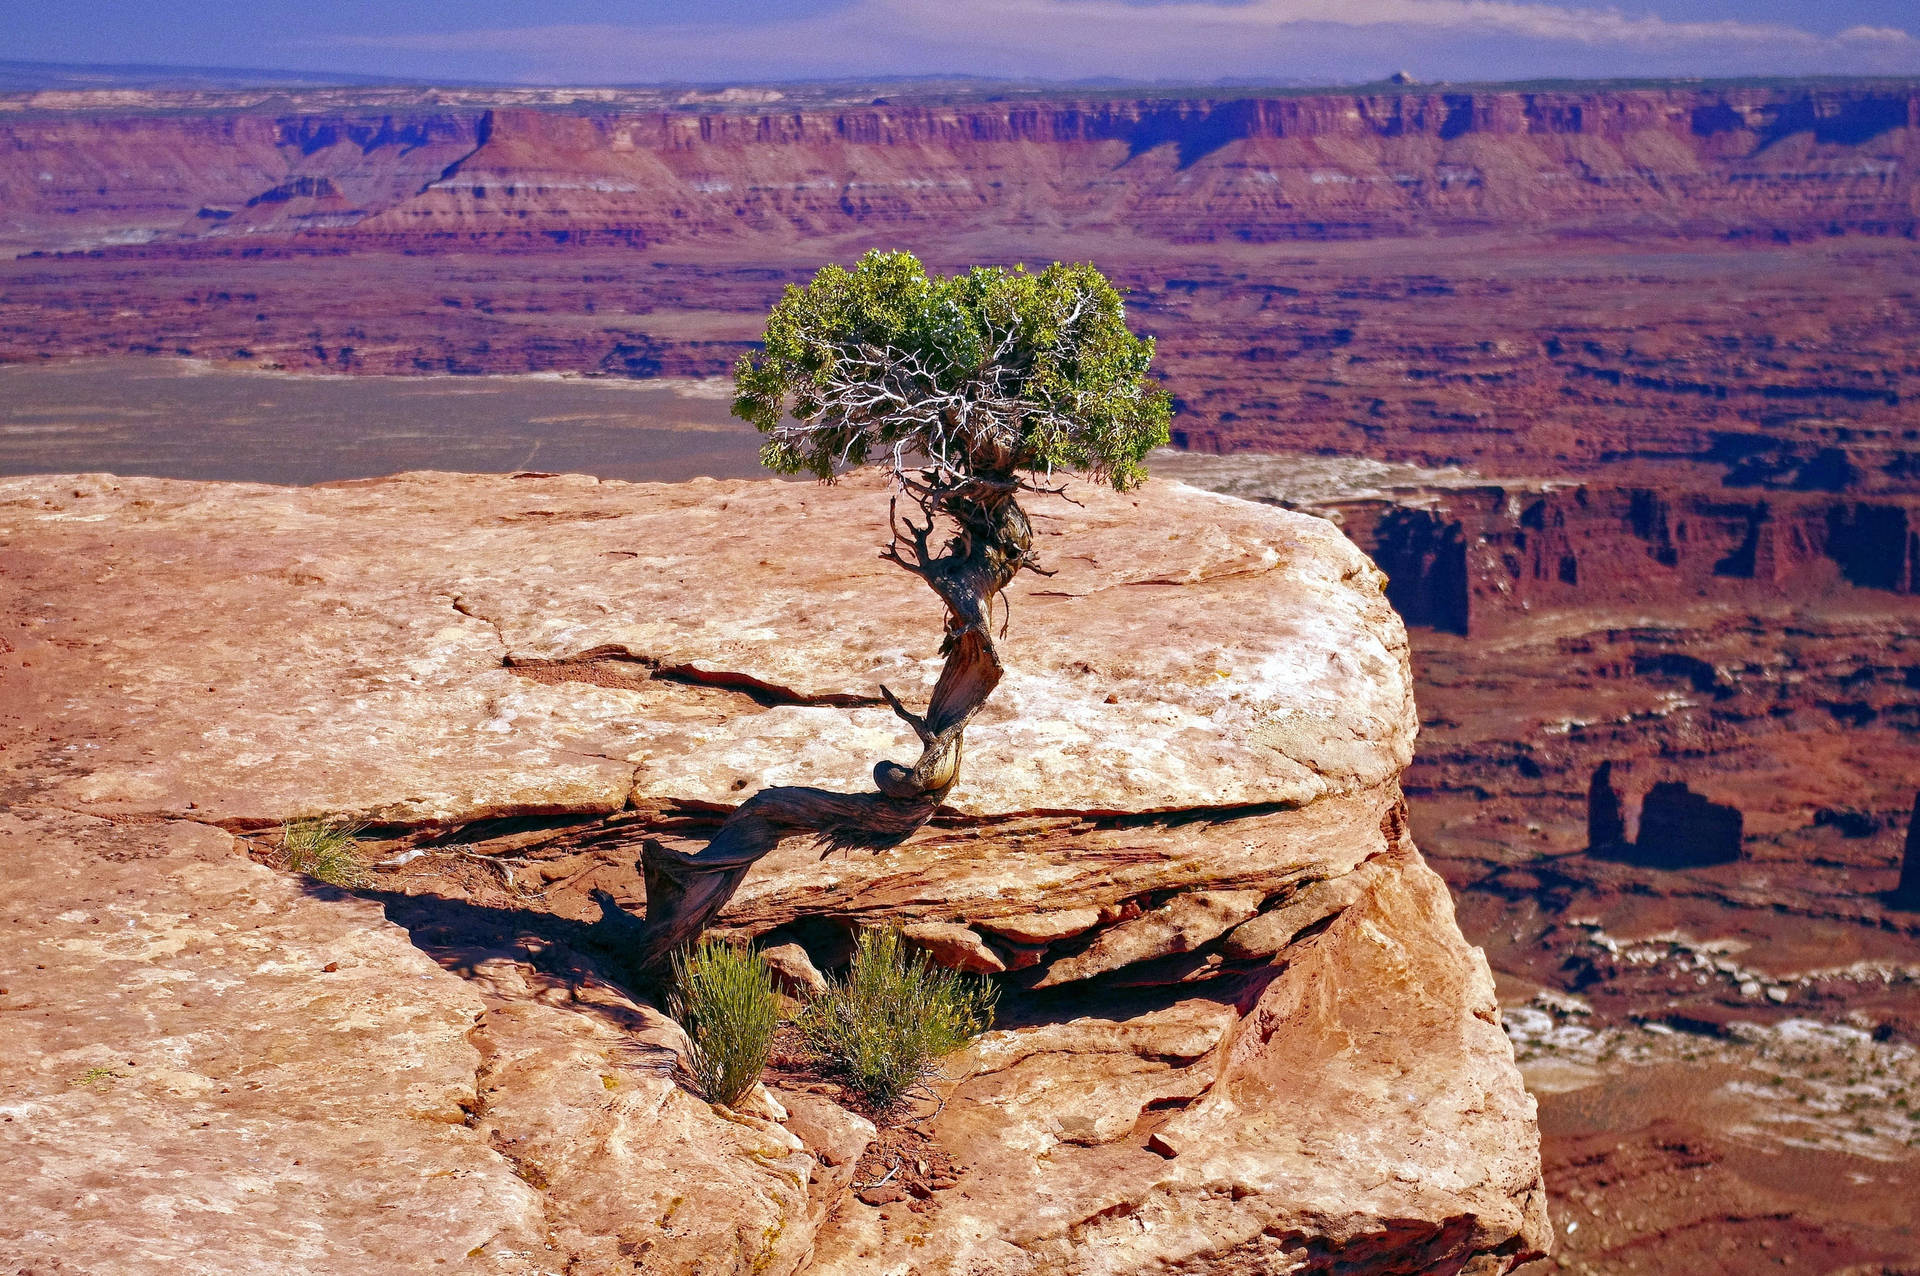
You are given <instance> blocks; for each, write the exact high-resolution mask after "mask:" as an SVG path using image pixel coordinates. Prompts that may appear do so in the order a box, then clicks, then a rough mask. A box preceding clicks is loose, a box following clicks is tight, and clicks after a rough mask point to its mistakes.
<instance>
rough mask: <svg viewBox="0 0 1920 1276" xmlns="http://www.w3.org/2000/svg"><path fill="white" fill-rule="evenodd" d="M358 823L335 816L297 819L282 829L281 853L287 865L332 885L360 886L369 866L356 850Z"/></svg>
mask: <svg viewBox="0 0 1920 1276" xmlns="http://www.w3.org/2000/svg"><path fill="white" fill-rule="evenodd" d="M359 831H360V825H358V824H339V823H335V822H333V821H331V820H295V821H294V822H293V823H291V824H289V825H287V827H286V828H285V829H283V830H282V831H281V833H280V853H281V855H282V856H284V857H285V858H286V861H287V867H288V868H290V869H292V870H293V871H294V872H296V873H305V874H306V875H307V876H308V877H311V878H313V879H314V880H316V881H321V882H325V883H327V885H329V886H358V885H360V884H361V883H362V882H364V881H366V880H367V870H366V869H365V867H363V866H362V865H361V863H360V858H359V856H358V855H357V854H356V853H355V848H356V843H355V842H354V835H355V834H356V833H358V832H359Z"/></svg>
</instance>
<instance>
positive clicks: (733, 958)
mask: <svg viewBox="0 0 1920 1276" xmlns="http://www.w3.org/2000/svg"><path fill="white" fill-rule="evenodd" d="M668 1008H669V1010H670V1011H671V1012H672V1014H673V1017H674V1018H675V1019H678V1020H679V1021H680V1026H681V1027H683V1028H685V1029H686V1030H687V1037H688V1038H689V1039H690V1040H691V1041H692V1043H693V1053H692V1054H691V1055H690V1056H689V1057H688V1059H687V1066H688V1067H689V1068H690V1069H691V1070H692V1072H693V1077H694V1082H695V1084H696V1085H697V1086H698V1088H699V1091H700V1097H701V1098H703V1099H705V1100H707V1101H708V1102H709V1103H724V1104H727V1105H728V1106H732V1105H733V1104H735V1103H738V1102H739V1101H740V1097H741V1096H742V1095H744V1094H745V1093H746V1092H747V1091H748V1090H751V1089H752V1088H753V1084H754V1082H756V1081H758V1080H759V1079H760V1071H761V1069H762V1068H765V1067H766V1066H767V1055H768V1054H769V1053H770V1052H771V1051H772V1050H773V1030H774V1029H775V1028H776V1027H777V1026H778V1025H779V1022H780V999H779V998H778V997H777V996H776V995H775V994H774V991H773V972H772V971H771V970H768V969H767V963H766V961H765V959H763V958H762V957H761V956H760V954H759V953H756V952H751V951H747V950H744V949H739V948H735V947H733V946H732V945H731V944H722V943H718V942H715V941H714V940H710V939H708V940H702V941H701V942H700V943H699V944H697V945H695V946H694V947H693V948H692V949H690V950H688V951H685V952H680V953H675V954H674V957H673V993H672V995H671V997H670V998H669V1000H668Z"/></svg>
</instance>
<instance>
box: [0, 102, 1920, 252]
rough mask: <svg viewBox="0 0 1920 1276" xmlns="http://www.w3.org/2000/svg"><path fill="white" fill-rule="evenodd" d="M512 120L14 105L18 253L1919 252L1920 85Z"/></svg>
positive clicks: (506, 112) (901, 105)
mask: <svg viewBox="0 0 1920 1276" xmlns="http://www.w3.org/2000/svg"><path fill="white" fill-rule="evenodd" d="M514 96H515V95H514V94H512V93H511V92H510V91H509V92H505V93H502V94H501V95H500V98H501V100H500V102H499V104H498V105H497V107H489V106H485V105H480V104H476V105H470V106H463V107H452V108H449V107H446V106H443V105H440V104H439V103H437V102H435V101H433V100H431V98H429V97H428V96H427V95H421V98H420V100H418V101H415V102H412V103H406V102H400V103H395V102H393V101H391V100H389V101H386V102H384V103H382V104H380V105H372V104H371V103H369V105H367V106H366V107H363V108H362V109H359V110H355V109H353V107H352V106H351V105H350V104H346V103H340V102H336V103H334V104H331V105H328V106H320V105H318V104H316V105H315V106H314V107H312V108H309V109H307V110H300V109H299V108H298V107H297V106H293V104H291V103H285V102H282V103H280V104H279V105H280V106H281V107H282V108H283V109H281V110H272V109H269V110H234V109H232V108H231V107H226V108H223V107H221V106H217V105H212V104H209V103H206V102H205V101H204V100H203V99H196V98H193V97H190V96H185V95H183V96H181V97H179V98H177V99H175V100H174V101H172V102H168V101H167V100H166V98H165V95H163V94H160V95H154V98H153V101H152V102H142V103H140V104H139V105H138V106H136V107H134V108H132V109H129V108H128V105H127V104H126V103H125V101H124V100H123V99H116V98H115V97H113V96H111V95H102V96H100V97H99V98H97V99H94V100H93V101H91V102H89V101H88V100H87V99H86V97H85V96H84V95H68V96H66V97H65V98H63V99H62V101H61V104H62V106H64V107H65V108H66V109H51V110H50V109H47V106H48V105H50V104H47V103H39V104H36V103H35V102H33V101H32V100H31V99H15V100H13V101H11V102H8V101H0V108H4V107H8V106H11V107H14V108H16V109H14V110H10V111H5V110H0V141H4V143H5V144H4V146H0V157H4V158H0V195H3V196H4V197H5V206H6V207H7V208H8V209H9V210H10V213H11V215H10V217H9V218H8V222H9V223H10V224H7V225H4V226H0V235H4V236H5V240H0V242H6V241H11V242H14V243H20V244H23V245H28V246H33V247H60V248H73V247H97V246H101V245H113V244H128V243H140V242H144V241H147V240H152V239H180V238H187V239H214V240H218V239H221V238H225V237H237V236H242V235H247V236H252V235H258V234H261V233H263V232H265V233H286V232H292V233H307V234H321V235H338V234H348V235H351V236H354V237H356V238H366V237H423V236H424V237H431V238H438V239H444V240H449V241H454V240H463V239H471V238H472V237H475V236H480V237H506V238H509V239H514V240H523V241H528V242H537V241H539V240H543V239H556V238H557V239H560V240H562V241H567V242H575V243H578V242H582V241H586V242H593V241H600V242H620V243H631V244H636V245H652V244H657V243H661V242H684V241H687V240H691V239H699V238H708V239H710V238H715V237H718V238H723V239H724V238H728V237H734V236H747V237H756V238H757V237H764V236H774V237H791V236H796V235H799V236H817V235H821V234H829V233H834V232H843V231H846V230H849V229H854V228H867V229H870V228H873V227H876V226H886V227H892V228H915V227H927V226H937V227H942V228H944V229H946V230H948V231H952V230H954V229H956V228H969V229H970V228H971V227H972V226H973V225H975V224H976V223H977V222H979V221H980V220H986V221H990V222H994V223H998V224H1003V225H1008V226H1016V227H1021V228H1024V229H1044V228H1057V227H1062V226H1064V227H1069V228H1071V229H1074V230H1077V231H1083V232H1084V231H1088V230H1113V229H1121V228H1124V229H1127V230H1130V231H1132V232H1135V233H1140V234H1144V235H1146V236H1148V237H1151V238H1154V239H1159V240H1164V241H1171V242H1176V243H1192V242H1196V241H1203V242H1204V241H1210V240H1216V239H1220V240H1233V239H1238V240H1252V241H1256V242H1258V241H1271V240H1288V239H1303V238H1305V239H1317V238H1347V237H1358V236H1373V235H1382V234H1405V233H1408V232H1410V231H1419V230H1425V229H1439V230H1447V231H1460V230H1472V229H1485V228H1511V227H1515V226H1521V225H1524V226H1526V227H1528V228H1529V229H1533V228H1537V227H1541V226H1555V227H1557V226H1577V225H1592V224H1594V223H1596V222H1602V221H1604V222H1607V223H1611V224H1613V225H1616V226H1617V225H1632V226H1635V227H1639V228H1642V229H1646V230H1656V231H1673V230H1680V231H1683V232H1691V233H1708V234H1713V233H1720V232H1724V231H1728V230H1738V231H1739V232H1740V233H1743V234H1753V233H1756V232H1763V231H1773V230H1780V231H1784V232H1794V231H1798V232H1801V233H1805V232H1808V231H1826V230H1829V229H1856V230H1857V229H1864V230H1871V231H1881V232H1885V231H1894V232H1896V233H1899V232H1907V233H1910V232H1911V231H1912V229H1913V227H1914V225H1915V218H1916V205H1915V202H1914V200H1915V188H1914V184H1913V176H1912V173H1913V169H1912V162H1913V150H1912V148H1913V138H1914V137H1915V135H1916V131H1917V130H1920V96H1917V95H1916V93H1915V90H1914V88H1913V86H1912V85H1911V84H1910V83H1878V84H1871V83H1861V84H1855V85H1819V86H1803V87H1793V86H1786V87H1779V88H1748V89H1729V88H1702V87H1692V86H1689V87H1674V88H1670V89H1642V90H1618V89H1589V90H1579V89H1574V90H1567V91H1557V92H1529V91H1522V90H1504V89H1499V88H1483V89H1477V90H1473V91H1467V92H1455V93H1446V92H1430V91H1425V90H1422V91H1415V92H1406V93H1385V94H1366V93H1361V94H1353V93H1329V94H1320V95H1301V96H1295V97H1285V98H1261V97H1237V98H1236V97H1225V98H1221V97H1212V98H1209V97H1191V98H1185V99H1178V98H1174V99H1169V98H1158V99H1155V98H1141V99H1138V100H1133V101H1127V100H1075V99H1074V98H1072V97H1060V98H1054V99H1052V100H1027V101H1020V102H1004V101H999V102H996V101H992V100H987V101H959V102H940V101H937V100H929V99H928V98H927V97H925V96H924V95H923V96H922V97H921V99H920V100H918V101H908V100H900V101H897V102H887V101H876V102H874V103H872V104H870V105H861V106H858V107H841V108H839V109H813V110H806V109H801V110H796V109H793V108H792V107H791V106H784V105H783V106H779V107H765V106H747V107H745V108H743V109H731V110H707V111H687V110H659V109H657V108H656V109H644V108H642V109H635V106H634V105H629V104H624V103H621V102H619V101H617V100H615V101H610V102H604V103H600V104H596V105H590V106H589V105H579V104H575V105H571V106H569V107H567V108H564V109H534V108H529V107H527V106H524V105H520V104H517V103H515V102H513V101H512V99H513V98H514ZM616 97H617V95H616ZM155 103H158V104H164V105H171V106H174V107H175V108H176V109H174V110H171V111H154V110H152V109H150V108H151V105H153V104H155ZM36 105H38V106H39V109H34V108H35V106H36ZM288 106H292V107H293V109H291V110H287V109H284V108H285V107H288ZM21 107H24V108H26V109H19V108H21ZM88 108H92V109H88ZM108 166H111V169H110V171H111V172H112V173H113V180H112V181H111V182H110V183H105V184H103V182H102V178H101V173H102V171H103V169H107V168H108Z"/></svg>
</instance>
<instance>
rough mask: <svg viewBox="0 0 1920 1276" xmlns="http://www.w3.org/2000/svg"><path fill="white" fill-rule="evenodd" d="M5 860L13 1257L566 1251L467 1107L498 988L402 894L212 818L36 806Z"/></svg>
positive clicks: (180, 1259) (296, 1262) (272, 1257)
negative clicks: (251, 848)
mask: <svg viewBox="0 0 1920 1276" xmlns="http://www.w3.org/2000/svg"><path fill="white" fill-rule="evenodd" d="M0 853H4V858H5V870H4V872H0V920H4V923H5V927H6V932H7V933H6V941H5V943H0V988H3V989H4V990H5V991H4V993H0V1118H3V1119H0V1162H4V1163H5V1165H6V1166H7V1185H6V1189H5V1197H6V1207H5V1209H4V1210H0V1254H5V1255H6V1257H7V1259H8V1260H9V1263H8V1268H9V1270H11V1269H12V1268H13V1267H15V1266H19V1267H21V1268H23V1269H24V1270H45V1271H49V1272H90V1273H99V1274H100V1276H109V1274H111V1276H140V1274H141V1273H151V1274H153V1276H175V1274H176V1273H180V1272H233V1273H239V1272H266V1271H284V1270H288V1269H290V1268H297V1269H298V1270H301V1271H305V1272H325V1273H338V1274H339V1276H362V1274H363V1273H366V1272H370V1271H396V1272H397V1271H420V1270H428V1269H434V1267H435V1264H437V1263H439V1264H445V1267H444V1268H442V1270H461V1271H484V1272H510V1273H533V1272H538V1271H542V1270H546V1269H547V1268H548V1267H550V1266H551V1264H552V1263H553V1261H554V1258H553V1255H552V1253H551V1251H549V1250H548V1249H547V1247H546V1227H545V1220H544V1218H543V1214H542V1209H541V1201H540V1194H539V1193H538V1192H536V1191H535V1190H534V1189H533V1188H531V1187H530V1186H528V1184H527V1183H526V1182H524V1181H523V1180H521V1179H520V1178H518V1177H516V1176H515V1175H514V1173H513V1172H512V1169H511V1167H510V1166H509V1165H508V1163H507V1162H505V1161H504V1160H502V1159H501V1158H500V1157H499V1156H497V1155H496V1154H495V1153H494V1152H492V1151H491V1150H490V1149H489V1148H488V1146H487V1143H486V1140H485V1139H484V1138H483V1137H482V1136H481V1135H480V1134H478V1133H476V1132H475V1131H473V1130H470V1129H468V1128H467V1127H466V1126H465V1125H463V1124H462V1120H463V1118H464V1116H465V1109H466V1108H467V1107H470V1106H472V1105H473V1103H474V1101H475V1097H476V1091H475V1074H476V1072H477V1071H478V1069H479V1067H480V1054H479V1052H478V1051H477V1050H476V1049H475V1048H474V1046H473V1044H472V1043H471V1042H470V1041H469V1040H468V1038H467V1034H468V1032H469V1031H470V1030H471V1029H472V1027H473V1025H474V1022H475V1020H476V1019H478V1018H479V1016H480V1013H481V1010H482V1002H481V999H480V997H479V996H478V995H477V994H476V993H475V991H474V990H473V989H472V988H471V987H470V986H469V985H468V984H466V983H465V982H463V981H462V980H460V979H458V978H456V977H455V976H453V975H449V974H447V973H445V972H443V971H442V970H441V969H440V968H439V967H438V966H436V965H435V964H434V963H433V962H432V961H430V960H428V959H427V957H426V956H425V955H424V954H422V953H421V952H420V951H419V950H418V949H416V948H414V947H413V946H412V945H411V944H410V943H408V942H407V938H406V935H405V933H404V932H402V931H400V930H398V929H397V928H395V927H393V926H391V925H388V924H387V922H386V921H385V920H384V918H383V917H382V915H381V911H380V908H379V906H378V905H377V904H374V903H372V902H370V901H366V900H359V899H353V898H351V897H346V896H342V895H340V894H339V893H338V892H326V897H322V896H320V895H316V894H315V893H314V892H313V891H310V890H308V889H306V888H304V887H303V886H302V884H301V883H300V881H298V880H297V879H295V878H291V877H288V876H285V875H283V874H279V873H275V872H273V871H271V870H269V869H266V868H262V867H260V866H259V865H256V864H254V863H252V862H251V861H249V860H247V859H246V858H245V857H243V856H241V855H240V854H238V853H237V851H236V850H235V849H234V847H233V845H232V839H231V838H230V837H228V836H227V835H226V834H225V833H222V832H220V831H219V830H217V829H210V828H206V827H204V826H200V825H193V824H143V825H136V826H132V827H122V828H115V827H113V826H111V825H107V824H104V823H101V822H100V821H97V820H92V819H86V818H82V817H76V816H70V815H65V814H61V813H54V812H45V811H27V812H21V811H16V812H13V813H10V814H3V815H0ZM329 966H332V967H333V968H334V969H332V970H331V971H329V970H328V969H327V968H328V967H329ZM476 1251H478V1253H479V1254H481V1255H482V1256H483V1257H482V1258H477V1259H476V1258H470V1257H469V1255H470V1254H473V1253H475V1252H476Z"/></svg>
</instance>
